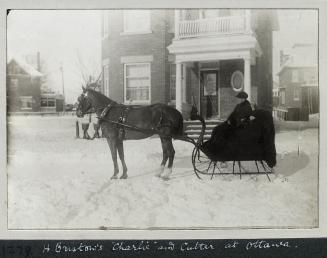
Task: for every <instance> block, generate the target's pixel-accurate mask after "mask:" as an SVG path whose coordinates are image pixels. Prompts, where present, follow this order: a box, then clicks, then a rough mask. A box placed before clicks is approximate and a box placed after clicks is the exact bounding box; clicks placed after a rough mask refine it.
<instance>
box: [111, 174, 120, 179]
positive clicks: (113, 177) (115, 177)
mask: <svg viewBox="0 0 327 258" xmlns="http://www.w3.org/2000/svg"><path fill="white" fill-rule="evenodd" d="M110 179H118V176H116V175H114V176H112V177H110Z"/></svg>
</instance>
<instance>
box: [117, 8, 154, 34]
mask: <svg viewBox="0 0 327 258" xmlns="http://www.w3.org/2000/svg"><path fill="white" fill-rule="evenodd" d="M131 11H146V12H147V13H148V26H147V28H145V29H140V30H128V28H127V16H128V15H129V12H131ZM149 33H152V30H151V10H123V32H122V33H121V35H132V34H149Z"/></svg>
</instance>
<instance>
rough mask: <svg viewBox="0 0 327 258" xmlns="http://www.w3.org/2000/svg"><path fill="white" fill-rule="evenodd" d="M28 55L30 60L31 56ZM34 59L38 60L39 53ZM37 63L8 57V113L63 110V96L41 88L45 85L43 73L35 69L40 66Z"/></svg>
mask: <svg viewBox="0 0 327 258" xmlns="http://www.w3.org/2000/svg"><path fill="white" fill-rule="evenodd" d="M28 57H29V58H28V59H29V60H30V59H31V57H32V56H28ZM35 59H36V60H40V55H39V53H38V55H37V57H36V58H35ZM30 61H31V60H30ZM32 61H33V60H32ZM34 61H35V60H34ZM39 64H40V63H39V61H37V62H31V63H28V62H26V61H25V59H22V58H18V57H15V58H11V59H10V61H9V63H8V65H7V103H8V112H9V113H13V112H15V113H18V112H23V113H29V112H42V113H54V112H61V111H63V103H64V98H63V96H62V95H60V94H57V93H55V92H53V91H51V90H45V89H42V86H45V85H44V80H43V74H42V73H40V72H39V71H38V70H37V69H36V68H38V69H39V68H40V65H39Z"/></svg>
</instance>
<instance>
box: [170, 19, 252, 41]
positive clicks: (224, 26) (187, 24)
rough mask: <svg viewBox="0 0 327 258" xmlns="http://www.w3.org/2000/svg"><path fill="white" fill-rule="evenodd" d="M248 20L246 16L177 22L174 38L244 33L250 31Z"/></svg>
mask: <svg viewBox="0 0 327 258" xmlns="http://www.w3.org/2000/svg"><path fill="white" fill-rule="evenodd" d="M248 20H249V18H248V16H246V15H240V16H227V17H217V18H209V19H199V20H187V21H186V20H184V21H179V22H178V26H177V28H178V34H177V35H176V38H179V39H183V38H192V37H201V36H212V35H223V34H235V33H245V32H246V31H248V30H250V28H249V26H250V25H249V24H250V23H249V22H248Z"/></svg>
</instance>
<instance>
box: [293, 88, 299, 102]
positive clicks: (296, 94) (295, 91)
mask: <svg viewBox="0 0 327 258" xmlns="http://www.w3.org/2000/svg"><path fill="white" fill-rule="evenodd" d="M293 100H294V101H299V100H300V89H299V87H294V89H293Z"/></svg>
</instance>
